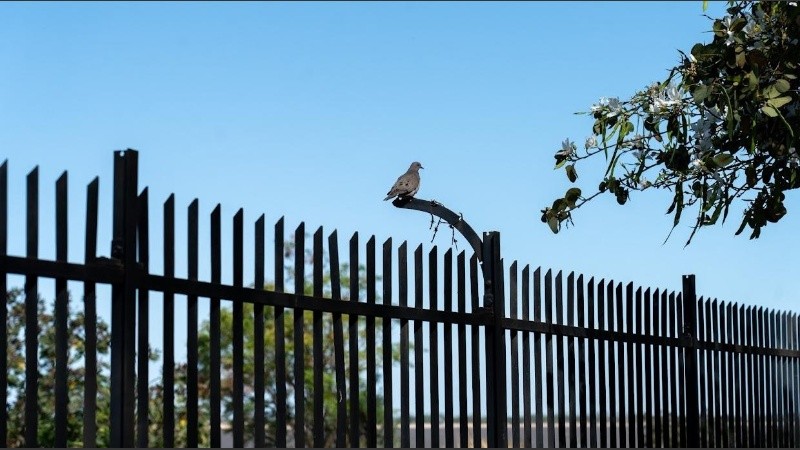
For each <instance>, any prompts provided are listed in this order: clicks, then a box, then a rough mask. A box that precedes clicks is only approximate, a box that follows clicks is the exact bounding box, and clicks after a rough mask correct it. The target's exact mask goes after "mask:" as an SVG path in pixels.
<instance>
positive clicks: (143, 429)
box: [64, 188, 150, 448]
mask: <svg viewBox="0 0 800 450" xmlns="http://www.w3.org/2000/svg"><path fill="white" fill-rule="evenodd" d="M138 200H139V204H138V208H139V214H138V224H137V225H138V226H137V228H138V233H139V239H137V247H138V249H139V261H138V263H139V267H140V268H141V269H142V270H144V272H145V273H146V272H148V271H149V269H150V236H149V234H150V232H149V231H150V230H149V228H150V225H149V217H148V212H149V209H150V208H149V202H148V191H147V188H144V190H143V191H142V193H141V194H140V195H139V199H138ZM64 219H65V221H66V217H65V218H64ZM65 287H66V286H65ZM138 300H139V301H138V307H139V309H138V312H137V319H138V321H137V326H138V330H137V333H136V334H137V338H138V340H139V342H138V345H137V353H136V357H137V363H138V364H137V369H136V390H137V395H136V401H137V407H136V433H137V436H136V445H137V447H140V448H146V447H148V446H149V440H148V438H149V436H148V434H149V429H148V426H149V415H150V393H149V382H150V371H149V364H150V342H149V340H150V319H149V316H150V311H149V310H150V305H149V303H150V298H149V292H148V290H147V289H139V299H138Z"/></svg>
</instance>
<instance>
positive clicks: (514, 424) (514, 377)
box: [508, 261, 520, 448]
mask: <svg viewBox="0 0 800 450" xmlns="http://www.w3.org/2000/svg"><path fill="white" fill-rule="evenodd" d="M508 279H509V283H508V286H509V291H508V294H509V298H510V301H509V308H510V315H509V316H510V317H511V318H512V319H516V318H517V307H518V304H517V303H518V302H517V262H516V261H514V262H513V263H511V267H509V269H508ZM509 334H510V336H511V337H510V340H511V372H510V373H509V376H510V378H511V445H512V447H514V448H518V447H519V444H520V433H519V431H520V430H519V426H520V423H519V336H518V334H519V332H518V331H516V330H511V331H510V332H509Z"/></svg>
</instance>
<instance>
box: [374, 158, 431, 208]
mask: <svg viewBox="0 0 800 450" xmlns="http://www.w3.org/2000/svg"><path fill="white" fill-rule="evenodd" d="M419 169H424V167H422V164H420V163H418V162H416V161H414V162H413V163H411V166H410V167H409V168H408V170H407V171H406V173H404V174H402V175H400V177H399V178H397V181H395V183H394V186H392V188H391V189H389V192H387V196H386V198H385V199H383V201H386V200H389V199H390V198H394V197H413V196H414V194H416V193H417V191H418V190H419Z"/></svg>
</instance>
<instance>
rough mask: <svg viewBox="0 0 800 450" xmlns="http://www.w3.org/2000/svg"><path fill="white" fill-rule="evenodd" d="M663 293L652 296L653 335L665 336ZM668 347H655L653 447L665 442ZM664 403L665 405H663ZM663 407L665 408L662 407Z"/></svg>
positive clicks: (658, 292)
mask: <svg viewBox="0 0 800 450" xmlns="http://www.w3.org/2000/svg"><path fill="white" fill-rule="evenodd" d="M662 295H666V292H664V293H663V294H662V293H661V291H660V290H658V289H656V290H655V291H654V292H653V297H652V311H653V315H652V322H650V328H649V331H648V332H649V333H650V334H651V335H652V336H663V334H664V328H665V327H661V326H660V325H661V320H662V317H663V316H662V315H661V305H662V302H661V296H662ZM665 348H666V347H665V346H663V345H661V346H659V345H656V346H654V347H653V375H654V377H653V409H652V414H653V447H655V448H661V447H662V446H665V444H664V430H665V427H664V422H663V421H664V417H665V416H666V410H667V408H666V402H665V401H664V400H665V397H666V391H665V390H664V381H665V379H666V374H665V372H666V358H665V357H664V355H665V353H664V349H665ZM662 405H663V406H662ZM662 408H663V409H662Z"/></svg>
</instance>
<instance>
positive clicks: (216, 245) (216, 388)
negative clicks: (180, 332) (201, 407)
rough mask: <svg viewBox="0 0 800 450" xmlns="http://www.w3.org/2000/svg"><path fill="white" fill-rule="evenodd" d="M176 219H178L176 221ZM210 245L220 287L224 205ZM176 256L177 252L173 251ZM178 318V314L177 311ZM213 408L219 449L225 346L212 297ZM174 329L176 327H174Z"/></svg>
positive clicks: (214, 216)
mask: <svg viewBox="0 0 800 450" xmlns="http://www.w3.org/2000/svg"><path fill="white" fill-rule="evenodd" d="M172 220H174V218H173V219H172ZM210 221H211V223H210V225H211V227H210V231H211V236H210V240H211V242H210V244H211V246H210V247H211V248H210V250H211V254H210V259H211V282H212V283H217V284H219V283H220V282H221V280H222V206H221V205H220V204H219V203H217V206H216V207H214V210H213V211H212V212H211V216H210ZM173 253H174V250H173ZM173 316H174V312H173ZM208 316H209V317H208V321H209V352H210V353H211V354H210V355H209V362H210V367H209V374H208V378H209V380H208V383H209V399H208V400H209V406H210V408H211V412H210V414H209V416H210V417H209V420H210V421H211V435H210V436H209V438H210V441H211V442H210V443H211V447H213V448H219V447H221V446H222V432H221V430H220V425H221V422H222V417H221V413H220V408H221V402H222V399H221V396H222V386H221V383H222V380H221V378H222V368H221V366H222V361H221V360H222V351H221V349H220V346H221V342H220V339H221V334H222V333H221V332H222V330H221V325H220V299H219V298H216V297H211V298H210V299H209V314H208ZM170 326H171V327H174V325H172V324H170Z"/></svg>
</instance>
